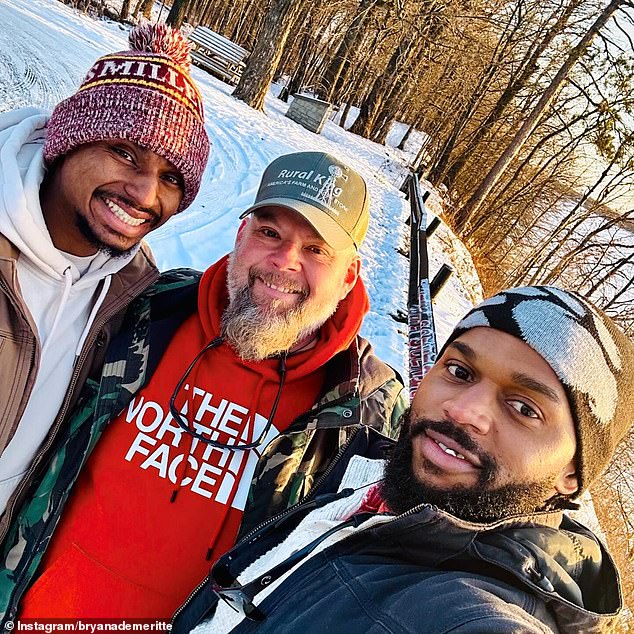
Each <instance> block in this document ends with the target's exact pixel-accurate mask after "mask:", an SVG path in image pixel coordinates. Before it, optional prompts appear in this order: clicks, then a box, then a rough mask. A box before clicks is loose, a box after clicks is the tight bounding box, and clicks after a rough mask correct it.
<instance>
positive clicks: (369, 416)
mask: <svg viewBox="0 0 634 634" xmlns="http://www.w3.org/2000/svg"><path fill="white" fill-rule="evenodd" d="M242 218H243V222H242V225H241V226H240V229H239V230H238V235H237V239H236V245H235V249H234V251H233V252H232V253H231V254H229V255H228V256H225V257H224V258H222V259H221V260H220V261H218V262H217V263H216V264H214V265H213V266H211V267H210V268H209V269H208V270H207V271H206V272H205V273H204V274H203V276H202V278H201V279H200V283H199V286H198V291H197V294H196V298H195V303H194V302H192V289H194V290H195V288H196V286H195V285H190V288H189V289H186V290H185V291H183V288H180V289H179V290H178V291H177V292H175V293H174V294H173V295H172V296H169V294H168V295H167V296H166V297H168V299H167V300H166V299H165V297H164V298H163V299H162V300H161V304H160V305H159V304H158V303H157V302H155V303H154V304H153V305H152V307H151V309H150V311H149V312H150V313H151V319H150V323H149V326H147V328H146V326H144V325H143V324H144V322H143V320H142V319H141V320H140V321H136V322H133V323H130V325H129V328H127V329H125V330H124V334H123V335H122V337H121V338H120V342H115V344H114V345H113V346H112V350H111V353H110V362H109V363H110V365H107V366H106V371H107V369H108V368H109V367H112V368H113V369H114V368H116V369H117V372H118V374H119V375H120V376H123V377H124V379H123V381H121V383H124V384H125V385H124V389H123V390H120V391H125V392H126V393H127V394H129V397H130V398H127V399H123V400H122V399H121V397H120V395H119V394H116V393H115V392H116V389H115V390H112V391H107V392H106V391H104V390H103V388H102V392H101V393H102V394H105V395H106V396H105V397H99V398H98V402H97V404H96V405H95V410H96V413H95V416H97V415H99V416H101V418H102V419H103V418H106V417H105V416H104V414H103V411H102V407H110V410H109V411H112V413H113V414H114V416H113V417H108V418H112V420H111V422H110V425H109V426H108V428H107V429H106V431H105V432H104V433H103V434H102V436H101V439H100V441H99V444H98V446H97V448H96V449H95V451H94V452H93V453H92V455H91V456H90V459H89V460H87V462H86V465H85V467H84V469H83V471H82V473H81V475H80V476H79V478H78V479H77V483H76V484H75V486H74V488H73V491H72V495H70V497H69V499H68V504H67V505H66V506H65V509H64V513H63V514H61V508H59V509H56V510H55V511H54V514H56V515H57V517H59V515H60V514H61V520H60V521H59V524H58V526H57V528H56V530H55V533H54V534H52V529H51V530H50V533H48V534H47V536H48V537H50V534H52V537H51V538H50V547H49V548H48V551H47V552H46V555H45V556H44V558H43V560H42V563H41V565H40V566H39V568H36V567H37V563H38V561H39V560H38V557H39V558H41V557H42V553H41V552H34V553H32V554H31V555H29V556H28V557H29V559H28V561H26V562H23V564H22V565H21V566H20V567H21V568H22V567H23V568H28V569H29V570H31V571H33V574H32V578H33V581H32V583H31V584H30V588H29V589H28V590H27V592H26V593H25V594H24V596H23V598H22V602H21V607H20V610H19V616H20V617H23V618H27V617H32V618H46V617H49V618H54V617H75V618H80V617H81V618H115V619H116V618H159V619H168V618H170V617H171V616H172V614H173V613H174V611H175V610H176V609H177V608H178V606H179V605H181V604H182V603H183V602H184V601H185V599H186V598H187V596H188V595H189V594H190V592H191V591H192V590H193V589H194V588H195V587H196V585H197V584H198V583H199V582H201V581H202V580H203V579H204V578H205V576H206V575H207V573H208V571H209V568H210V566H211V564H212V563H213V561H215V560H216V559H217V558H218V557H219V556H220V555H222V554H223V553H224V552H226V551H227V550H228V549H229V548H230V547H231V546H232V545H233V544H234V543H235V541H236V539H237V538H238V537H242V536H244V535H245V534H246V533H247V532H248V531H249V530H250V529H251V528H253V526H255V525H257V524H259V523H260V522H261V521H263V520H265V519H267V518H268V517H271V516H272V515H273V514H275V513H278V512H280V511H282V510H284V509H285V508H287V507H289V506H291V505H293V504H294V503H296V502H297V501H298V500H299V499H302V498H304V497H305V496H306V495H310V491H311V489H312V488H313V485H314V484H315V483H317V482H318V481H319V479H320V477H321V476H322V475H324V474H327V473H330V472H332V470H333V469H336V468H337V456H338V454H339V453H340V448H342V447H343V446H344V445H345V446H346V447H349V446H350V445H351V444H353V443H354V444H355V445H356V444H358V445H361V446H362V445H363V444H364V443H365V442H367V438H368V435H367V428H366V427H365V425H369V424H370V423H371V424H372V425H373V426H374V427H375V428H376V427H378V428H379V431H382V432H384V433H387V434H389V433H391V432H393V431H394V430H395V427H396V421H397V420H398V418H399V417H400V414H401V413H402V411H403V409H404V406H405V400H404V397H405V395H404V393H403V392H402V385H401V384H400V382H399V380H398V377H397V376H396V375H395V373H394V372H393V371H392V370H391V369H390V368H389V367H388V366H387V365H385V364H384V363H382V362H381V361H380V360H379V359H377V358H376V357H375V356H374V354H373V353H372V350H371V346H370V345H369V343H368V342H367V341H365V340H364V339H362V338H361V337H360V336H359V335H358V332H359V329H360V326H361V322H362V319H363V316H364V315H365V313H366V312H367V310H368V298H367V294H366V291H365V289H364V286H363V283H362V281H361V278H360V277H359V270H360V259H359V255H358V252H357V250H358V248H359V246H360V244H361V242H362V240H363V238H364V236H365V233H366V231H367V227H368V220H369V200H368V192H367V186H366V184H365V182H364V180H363V178H362V177H361V176H360V175H359V174H357V173H356V172H355V171H354V170H352V169H350V168H349V167H348V166H346V165H344V164H343V163H341V162H340V161H338V160H337V159H335V158H334V157H333V156H331V155H328V154H324V153H321V152H301V153H297V154H291V155H286V156H282V157H280V158H278V159H277V160H275V161H274V162H273V163H272V164H271V165H269V166H268V167H267V169H266V170H265V172H264V175H263V178H262V182H261V184H260V188H259V191H258V194H257V197H256V200H255V203H254V205H253V206H252V207H251V208H249V209H248V210H247V211H245V212H244V214H242ZM175 314H177V315H178V317H176V318H175V317H174V315H175ZM174 321H176V322H178V323H179V325H178V327H177V328H174V326H173V323H174ZM139 324H140V325H139ZM167 324H169V325H167ZM130 333H131V334H130ZM124 349H125V350H126V351H127V350H132V351H136V352H135V353H134V354H136V355H137V356H136V362H135V363H131V362H130V361H129V358H128V360H126V361H122V360H121V359H120V358H117V354H118V351H119V350H124ZM139 355H140V356H141V358H142V360H141V361H139V358H138V357H139ZM133 358H134V355H133ZM121 363H127V366H126V370H125V372H121ZM117 364H119V365H117ZM141 385H143V388H142V389H141V390H140V391H138V392H136V390H137V389H138V387H139V386H141ZM134 392H136V394H135V393H134ZM110 403H115V405H109V404H110ZM117 414H118V415H117ZM108 418H106V420H108ZM69 452H70V450H69ZM66 494H67V493H66ZM62 506H63V505H62ZM40 543H41V542H40ZM27 550H28V549H27ZM35 550H36V551H37V549H35ZM86 580H90V582H89V583H88V584H87V583H86ZM23 585H24V587H25V588H28V586H29V584H28V583H24V584H23ZM19 599H20V597H19V593H16V594H15V596H14V597H13V600H12V602H13V605H14V606H17V605H18V602H19ZM12 609H13V608H11V607H9V608H8V609H7V611H6V613H7V614H10V613H11V610H12Z"/></svg>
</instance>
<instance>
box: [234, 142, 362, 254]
mask: <svg viewBox="0 0 634 634" xmlns="http://www.w3.org/2000/svg"><path fill="white" fill-rule="evenodd" d="M270 206H280V207H285V208H287V209H291V210H293V211H296V212H297V213H299V214H300V215H302V216H303V217H304V218H305V219H306V220H308V222H309V223H310V224H311V225H312V226H313V227H314V228H315V230H316V231H317V233H319V235H320V236H321V237H322V238H323V239H324V240H325V241H326V242H327V243H328V244H329V245H330V246H331V247H333V248H334V249H346V248H348V247H350V246H352V245H354V246H355V247H356V248H357V249H358V248H359V247H360V246H361V243H362V242H363V238H364V237H365V234H366V232H367V230H368V222H369V219H370V196H369V193H368V187H367V185H366V183H365V181H364V180H363V177H362V176H361V175H360V174H358V173H357V172H355V171H354V170H353V169H352V168H350V167H348V166H347V165H345V164H344V163H342V162H341V161H339V160H338V159H336V158H335V157H334V156H332V155H330V154H326V153H325V152H296V153H294V154H285V155H284V156H280V157H279V158H277V159H275V160H274V161H273V162H272V163H271V164H270V165H269V166H268V167H267V168H266V169H265V170H264V174H263V175H262V180H261V181H260V187H259V189H258V193H257V195H256V197H255V202H254V203H253V205H252V206H251V207H249V208H248V209H247V210H246V211H245V212H244V213H242V214H241V216H240V218H244V217H245V216H248V215H249V214H250V213H252V212H254V211H255V210H256V209H260V208H262V207H270Z"/></svg>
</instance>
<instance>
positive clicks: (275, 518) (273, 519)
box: [170, 429, 359, 625]
mask: <svg viewBox="0 0 634 634" xmlns="http://www.w3.org/2000/svg"><path fill="white" fill-rule="evenodd" d="M358 433H359V430H358V429H354V430H353V431H352V433H351V434H350V436H349V438H348V439H347V440H346V442H345V443H343V445H341V447H340V448H339V451H338V452H337V455H336V456H335V457H334V458H333V460H332V462H331V463H330V464H329V465H328V468H327V469H326V470H325V471H324V472H323V473H322V474H321V477H320V478H319V479H318V480H317V482H316V483H315V484H314V485H313V488H312V489H311V490H310V492H309V493H308V495H306V496H305V497H304V498H303V499H302V500H300V501H299V502H297V503H296V504H293V506H289V507H288V508H287V509H285V510H284V511H282V512H281V513H278V514H277V515H275V516H273V517H270V518H269V519H268V520H265V521H264V522H262V523H261V524H259V525H258V526H256V527H255V528H253V529H251V530H250V531H249V532H248V533H247V534H246V535H245V536H244V537H243V538H242V539H241V540H240V541H238V542H236V544H235V546H238V545H239V544H242V543H244V542H245V541H248V540H249V539H251V537H252V536H253V535H254V534H255V533H256V532H257V531H259V530H260V529H262V528H264V527H265V526H268V525H269V524H272V523H273V522H278V521H279V520H281V519H282V518H283V517H285V516H286V515H288V514H289V513H291V512H294V511H295V510H296V509H298V508H299V507H300V506H303V505H304V504H306V503H307V502H309V501H310V499H311V498H312V497H313V496H314V495H315V491H316V490H317V488H318V487H319V486H320V485H321V483H322V482H323V481H324V480H325V479H326V478H327V477H328V476H329V475H330V474H331V473H332V471H333V469H334V468H335V466H336V464H337V463H338V462H339V460H340V459H341V457H342V456H343V454H344V452H345V451H346V449H347V448H348V447H349V446H350V443H351V442H352V441H353V439H354V438H355V436H356V435H357V434H358ZM271 442H273V441H271ZM270 444H271V443H269V445H270ZM267 448H268V445H267ZM265 451H266V449H265ZM263 453H264V452H263ZM235 546H234V547H235ZM207 578H208V575H205V577H204V579H203V580H202V581H201V582H200V583H199V584H198V585H197V586H196V587H195V588H194V589H193V590H192V592H190V594H189V596H188V597H187V599H186V600H185V601H184V603H182V604H181V606H180V607H179V608H178V610H176V612H174V614H173V616H172V619H171V621H170V622H171V624H172V625H173V624H174V621H175V620H176V619H177V618H178V616H179V615H180V614H181V613H182V612H183V610H184V609H185V608H186V607H187V606H188V605H189V604H190V603H191V601H192V599H193V598H194V596H195V595H196V594H197V593H198V591H199V590H200V589H201V588H202V587H203V586H204V585H205V583H206V582H207Z"/></svg>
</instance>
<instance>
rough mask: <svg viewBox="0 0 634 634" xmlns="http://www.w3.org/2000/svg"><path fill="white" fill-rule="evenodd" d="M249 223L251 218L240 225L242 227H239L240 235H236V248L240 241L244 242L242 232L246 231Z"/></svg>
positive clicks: (245, 219)
mask: <svg viewBox="0 0 634 634" xmlns="http://www.w3.org/2000/svg"><path fill="white" fill-rule="evenodd" d="M248 222H249V216H247V217H246V218H243V219H242V222H241V223H240V226H239V227H238V233H237V234H236V246H238V244H240V241H241V240H242V232H243V231H244V229H245V227H246V226H247V223H248Z"/></svg>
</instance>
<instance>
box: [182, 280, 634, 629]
mask: <svg viewBox="0 0 634 634" xmlns="http://www.w3.org/2000/svg"><path fill="white" fill-rule="evenodd" d="M633 399H634V344H633V343H632V341H630V340H629V339H628V338H627V337H626V336H625V335H624V334H623V333H622V332H621V331H620V330H619V329H618V327H617V326H616V325H615V324H614V323H613V322H612V321H611V320H610V319H609V318H608V317H607V316H606V315H604V314H603V313H602V312H601V311H599V310H598V309H596V308H595V307H593V306H592V305H591V304H590V303H589V302H588V301H587V300H586V299H584V298H583V297H581V296H579V295H577V294H576V293H572V292H568V291H563V290H561V289H558V288H553V287H545V286H541V287H526V288H517V289H511V290H508V291H504V292H502V293H499V294H498V295H496V296H494V297H492V298H490V299H488V300H487V301H485V302H483V303H482V304H480V305H479V306H477V307H476V308H474V309H473V310H472V311H471V312H469V313H468V314H467V315H466V316H465V317H464V319H462V321H460V322H459V324H458V325H457V327H456V328H455V330H454V331H453V332H452V334H451V336H450V337H449V339H448V341H447V342H446V343H445V345H444V347H443V349H442V350H441V352H440V355H439V358H438V360H437V362H436V364H435V365H434V367H433V368H432V369H431V370H430V371H429V373H428V374H427V375H426V376H425V378H424V379H423V381H422V382H421V384H420V386H419V388H418V390H417V392H416V395H415V397H414V400H413V402H412V406H411V409H410V411H409V412H408V413H406V414H405V415H404V416H403V419H402V420H403V422H402V427H401V434H400V437H399V439H398V441H397V442H396V443H394V442H392V441H390V440H389V439H387V438H384V437H381V436H380V435H379V434H377V433H376V432H375V431H373V430H372V429H371V428H366V429H360V430H359V431H358V433H357V435H356V436H355V437H354V439H353V440H352V441H351V442H350V443H349V445H348V446H347V449H346V451H345V452H343V453H342V455H341V456H340V457H339V460H338V462H337V464H336V466H335V467H333V468H332V469H331V470H330V472H329V473H328V474H326V475H325V477H324V478H323V479H322V482H321V483H320V484H319V486H317V487H316V489H315V490H313V493H312V495H311V496H310V499H306V500H305V501H304V502H303V503H300V504H299V505H297V506H296V507H294V508H293V509H290V510H287V511H285V512H284V513H283V514H281V515H280V516H279V517H278V518H274V521H269V522H267V523H265V524H263V525H262V526H260V527H259V528H258V529H256V530H255V531H253V532H252V533H250V534H249V535H248V536H247V538H245V539H244V540H242V542H241V543H239V544H238V545H237V546H236V547H234V548H233V549H232V550H231V551H229V552H228V553H227V554H226V555H225V556H223V557H221V558H220V560H219V561H218V562H216V564H215V565H214V567H213V568H212V570H211V572H210V575H209V578H208V579H207V581H206V583H205V584H203V585H201V586H199V589H198V590H197V591H196V592H195V593H194V594H193V595H192V596H191V597H190V598H189V599H188V602H187V604H186V607H185V608H184V609H182V610H181V611H180V612H178V613H177V615H178V616H177V618H176V620H175V622H174V631H177V632H178V631H186V630H189V629H192V628H193V627H194V626H196V625H199V627H198V628H197V629H196V632H197V633H198V634H201V633H204V632H213V633H214V634H220V633H223V632H232V634H241V633H243V632H255V633H257V634H272V633H273V632H302V634H313V633H314V634H316V633H318V632H319V633H321V632H328V633H329V634H336V633H341V634H354V633H363V634H366V633H374V632H377V633H378V632H425V633H426V634H429V633H434V634H440V633H447V632H452V633H453V632H460V633H482V634H484V633H486V634H492V633H496V632H499V633H509V632H513V633H517V632H523V633H524V632H535V633H537V632H541V633H544V632H570V633H575V634H577V633H580V632H584V633H585V632H607V631H613V630H612V627H613V626H614V624H615V622H616V621H617V620H618V619H619V618H620V615H621V611H622V608H623V606H622V598H621V589H620V582H619V576H618V572H617V570H616V568H615V566H614V563H613V561H612V559H611V558H610V555H609V553H608V552H607V551H606V549H605V547H604V546H603V545H602V543H601V542H600V540H599V539H598V538H597V537H596V536H595V535H593V533H592V532H591V531H590V530H589V529H587V528H585V527H584V526H582V525H581V524H579V523H578V522H576V521H574V520H573V519H571V518H570V517H569V516H568V515H567V514H566V513H565V512H564V511H566V510H569V509H574V508H576V507H577V505H576V504H575V502H574V500H575V499H576V498H577V497H578V496H579V495H580V494H581V493H582V492H583V491H584V490H586V489H587V488H588V487H589V486H591V485H592V483H593V482H594V481H595V480H596V478H597V477H598V476H599V475H600V474H601V472H602V471H603V470H604V469H605V467H606V466H607V464H608V463H609V462H610V460H611V458H612V456H613V455H614V451H615V448H616V446H617V443H618V442H619V441H620V440H621V439H622V438H623V437H624V435H625V434H626V433H627V431H628V429H629V427H630V424H631V422H632V419H633V418H634V400H633ZM384 458H386V459H385V460H384Z"/></svg>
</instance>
